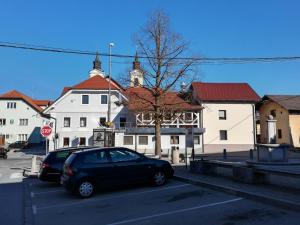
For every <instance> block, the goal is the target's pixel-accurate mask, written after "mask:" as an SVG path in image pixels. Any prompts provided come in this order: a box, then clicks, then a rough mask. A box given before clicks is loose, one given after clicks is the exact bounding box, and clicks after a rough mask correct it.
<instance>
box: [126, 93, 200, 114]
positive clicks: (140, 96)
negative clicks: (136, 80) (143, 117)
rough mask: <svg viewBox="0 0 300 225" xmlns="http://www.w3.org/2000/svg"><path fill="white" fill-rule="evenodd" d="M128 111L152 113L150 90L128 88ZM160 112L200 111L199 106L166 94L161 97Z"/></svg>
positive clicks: (173, 94)
mask: <svg viewBox="0 0 300 225" xmlns="http://www.w3.org/2000/svg"><path fill="white" fill-rule="evenodd" d="M126 94H127V96H128V98H129V101H128V109H129V110H131V111H145V110H146V111H154V106H153V104H154V96H153V94H152V93H151V91H150V90H148V89H145V88H142V87H134V88H128V89H127V90H126ZM161 103H162V110H172V111H185V110H201V108H202V107H201V106H199V105H193V104H191V103H189V102H187V101H185V100H184V99H182V98H181V97H180V96H179V95H178V93H176V92H167V93H166V94H164V95H163V96H162V97H161Z"/></svg>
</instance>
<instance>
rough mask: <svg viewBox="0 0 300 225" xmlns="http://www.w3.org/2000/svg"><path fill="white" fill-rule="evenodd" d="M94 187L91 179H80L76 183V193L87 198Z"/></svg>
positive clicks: (92, 192) (91, 193)
mask: <svg viewBox="0 0 300 225" xmlns="http://www.w3.org/2000/svg"><path fill="white" fill-rule="evenodd" d="M94 188H95V187H94V184H93V183H92V182H91V181H88V180H84V181H81V182H80V183H79V185H78V194H79V195H80V197H82V198H89V197H91V196H92V195H93V194H94Z"/></svg>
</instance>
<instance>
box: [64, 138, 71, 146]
mask: <svg viewBox="0 0 300 225" xmlns="http://www.w3.org/2000/svg"><path fill="white" fill-rule="evenodd" d="M63 144H64V147H69V145H70V138H68V137H64V142H63Z"/></svg>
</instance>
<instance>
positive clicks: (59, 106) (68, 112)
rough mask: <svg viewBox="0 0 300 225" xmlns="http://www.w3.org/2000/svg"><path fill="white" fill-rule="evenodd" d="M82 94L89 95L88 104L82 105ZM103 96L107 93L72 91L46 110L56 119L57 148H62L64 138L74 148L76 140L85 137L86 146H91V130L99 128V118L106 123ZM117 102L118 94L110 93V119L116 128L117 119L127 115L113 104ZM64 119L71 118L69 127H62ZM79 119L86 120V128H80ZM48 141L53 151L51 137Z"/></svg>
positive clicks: (105, 108) (106, 109) (105, 105)
mask: <svg viewBox="0 0 300 225" xmlns="http://www.w3.org/2000/svg"><path fill="white" fill-rule="evenodd" d="M83 94H84V95H85V94H88V95H89V104H82V95H83ZM103 94H106V95H107V94H108V91H105V90H104V91H100V90H95V91H91V90H86V91H84V90H83V91H79V90H72V91H69V92H68V93H67V94H65V95H64V96H63V97H61V99H59V100H58V101H57V102H56V103H55V104H53V105H51V106H50V107H49V109H47V110H46V113H50V115H51V117H54V118H56V126H57V127H56V132H57V133H58V135H59V138H58V140H57V147H58V148H60V147H63V138H64V137H69V138H70V146H76V139H77V138H79V137H86V140H87V145H92V136H93V129H96V128H100V126H99V119H100V117H105V118H106V121H107V112H108V104H101V95H103ZM118 100H119V96H118V92H116V91H112V97H111V119H112V120H113V122H114V123H115V124H116V126H118V124H119V118H120V117H126V115H127V111H126V110H125V108H124V107H123V106H122V105H121V106H117V105H116V104H115V103H114V102H116V101H118ZM64 117H70V118H71V126H70V127H64ZM80 117H86V118H87V126H86V127H80ZM53 121H54V120H53ZM50 140H51V141H50V150H53V149H54V143H53V136H52V137H50ZM88 140H89V141H88Z"/></svg>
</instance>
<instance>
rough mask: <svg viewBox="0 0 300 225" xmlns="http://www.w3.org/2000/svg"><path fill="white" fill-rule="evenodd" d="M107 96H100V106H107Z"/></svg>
mask: <svg viewBox="0 0 300 225" xmlns="http://www.w3.org/2000/svg"><path fill="white" fill-rule="evenodd" d="M107 102H108V101H107V95H101V104H103V105H104V104H107Z"/></svg>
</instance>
